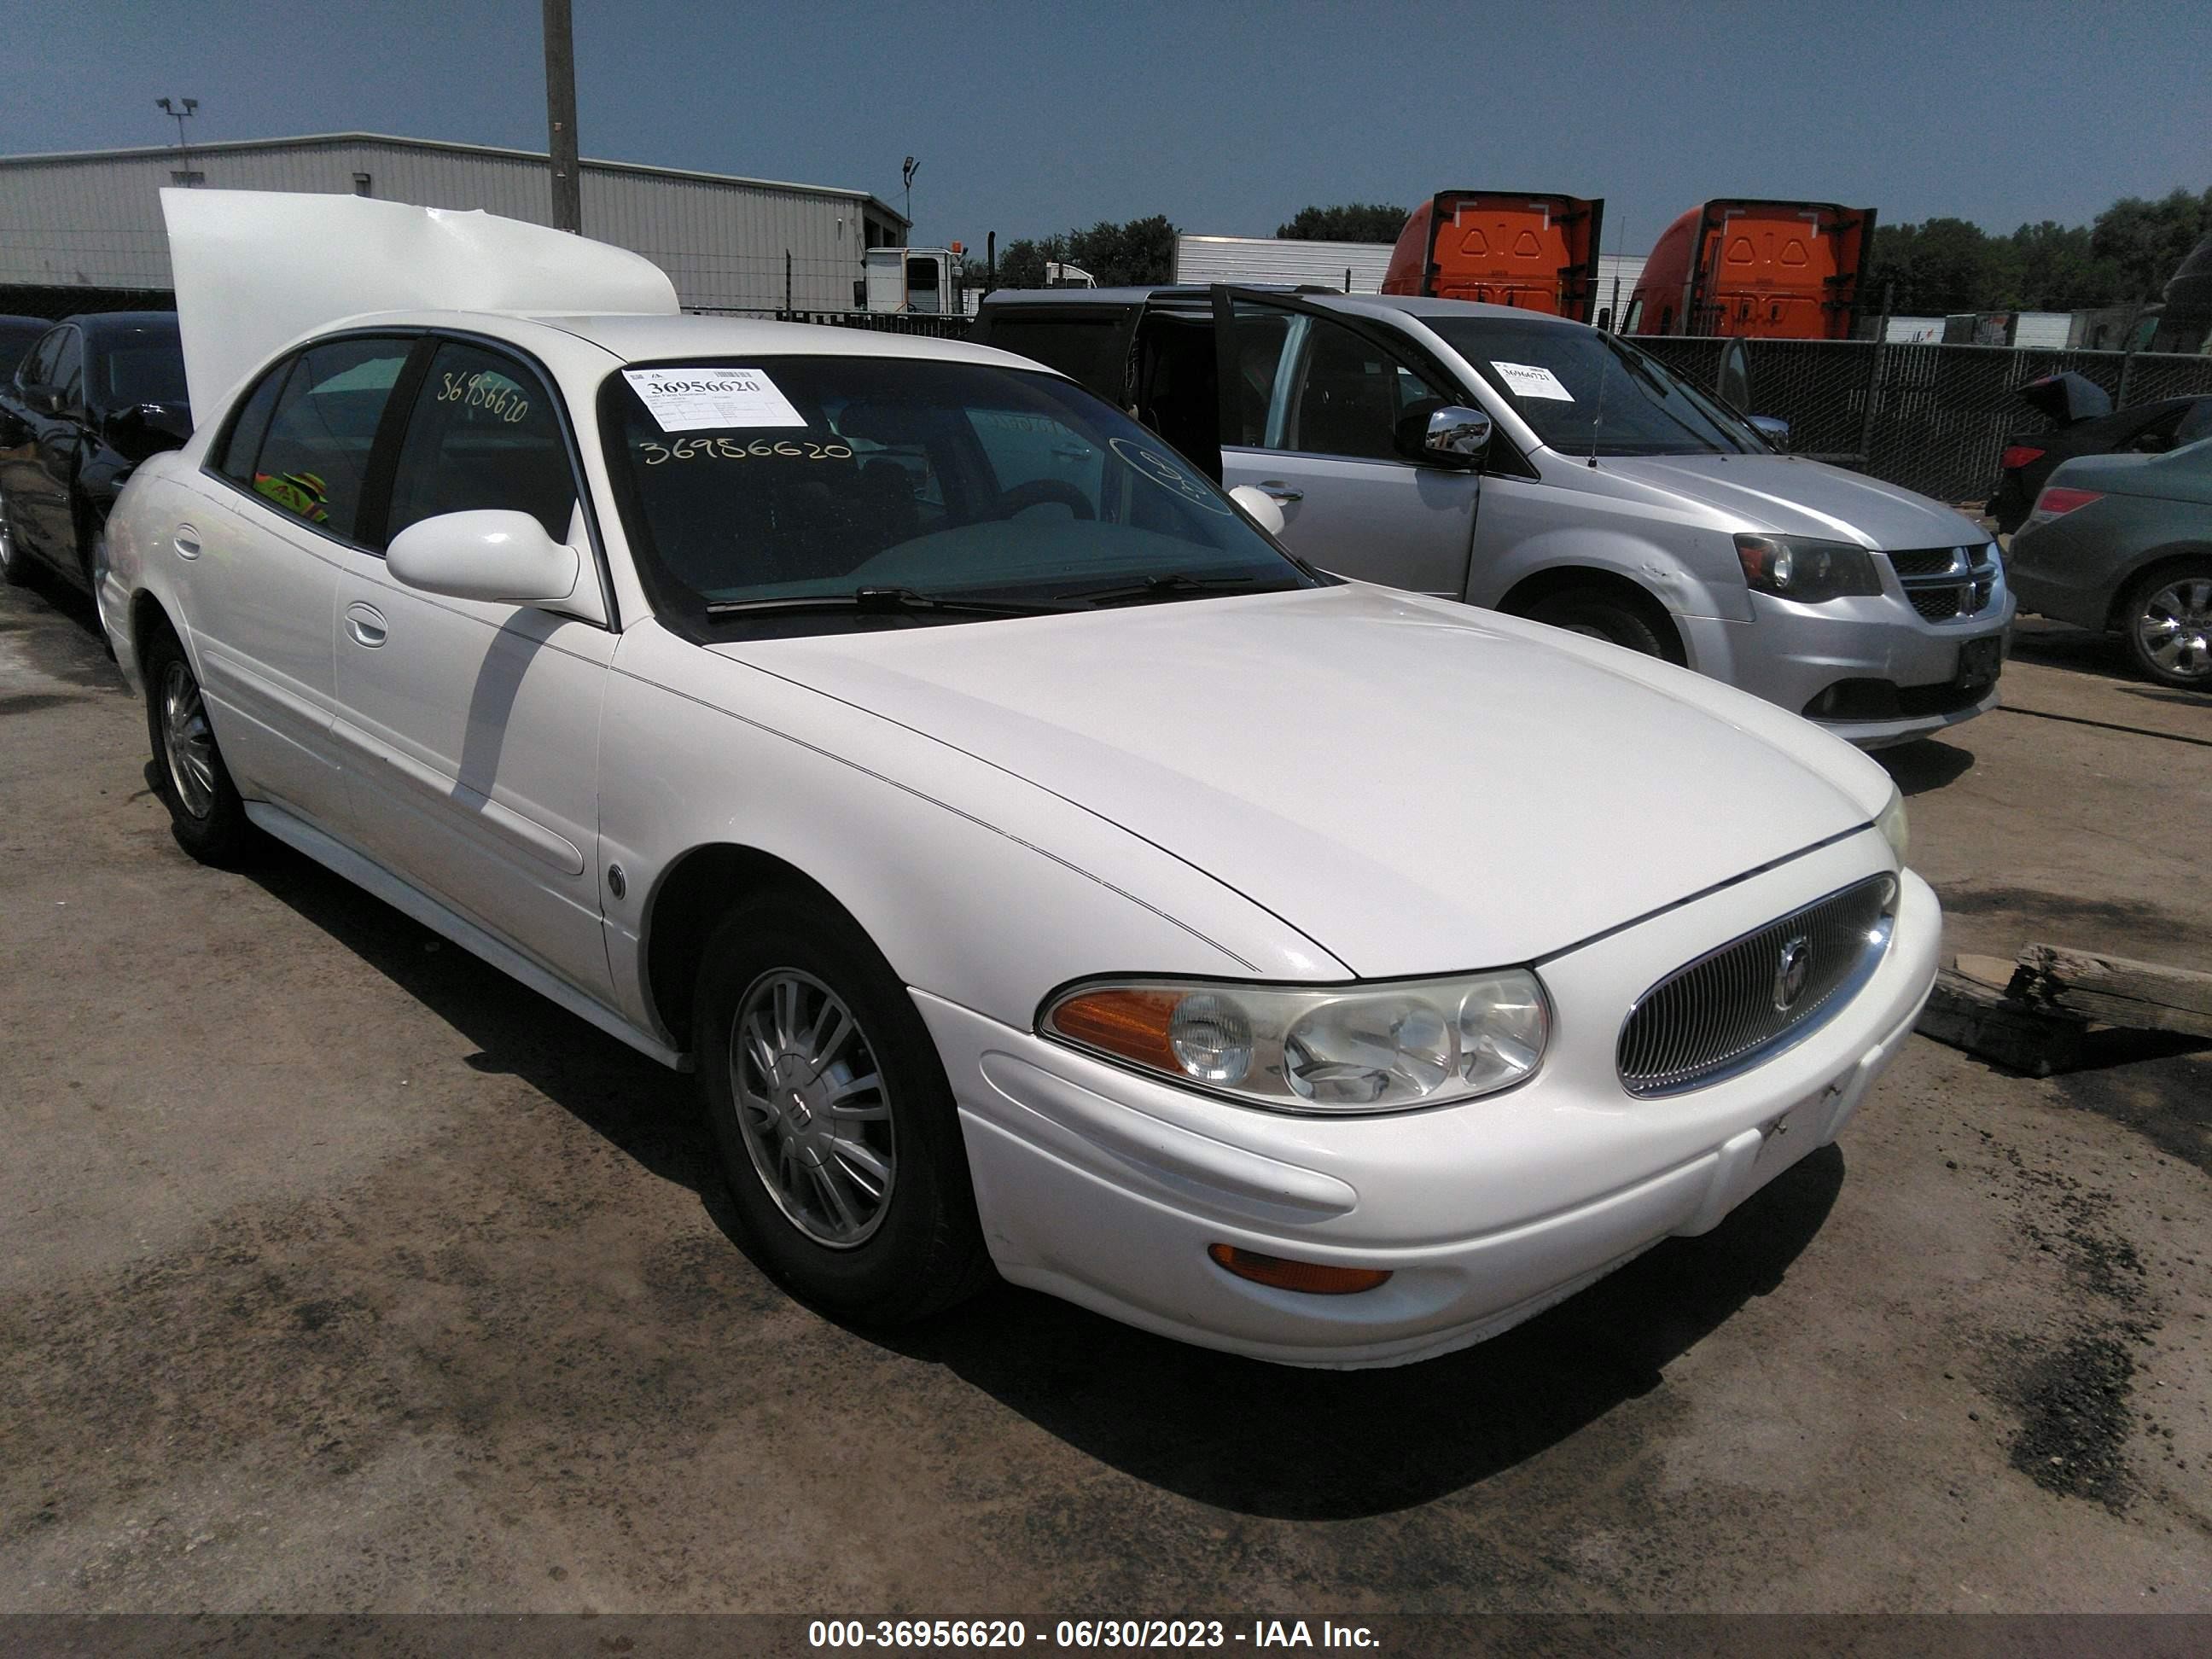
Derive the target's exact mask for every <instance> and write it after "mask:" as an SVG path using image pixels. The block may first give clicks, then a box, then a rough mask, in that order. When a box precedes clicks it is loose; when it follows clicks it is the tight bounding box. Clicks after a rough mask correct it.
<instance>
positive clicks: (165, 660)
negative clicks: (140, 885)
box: [144, 628, 252, 866]
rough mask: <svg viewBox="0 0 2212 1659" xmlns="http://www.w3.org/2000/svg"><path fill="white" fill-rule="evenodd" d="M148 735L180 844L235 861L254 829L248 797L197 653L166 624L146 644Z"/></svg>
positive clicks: (219, 860)
mask: <svg viewBox="0 0 2212 1659" xmlns="http://www.w3.org/2000/svg"><path fill="white" fill-rule="evenodd" d="M144 672H145V676H146V735H147V738H148V741H149V743H150V744H152V746H153V750H154V771H155V776H156V780H157V786H158V787H159V790H160V793H161V804H162V805H165V806H167V808H168V809H169V829H170V833H171V834H173V836H176V838H177V845H179V847H181V848H184V849H185V851H186V852H187V853H190V854H191V855H192V856H193V857H194V858H196V859H197V860H199V861H200V862H201V863H202V864H212V865H216V866H231V865H234V864H235V863H237V861H238V860H239V859H240V856H241V855H242V854H244V853H245V851H246V846H247V844H248V842H249V841H250V839H251V837H252V824H250V823H247V822H246V803H245V802H244V801H242V800H240V799H239V795H238V787H237V786H236V785H235V784H234V783H233V782H232V781H231V778H230V769H229V768H228V767H227V766H225V765H224V764H223V763H222V750H221V749H219V748H218V747H216V740H215V727H214V726H213V725H212V724H211V723H210V720H209V718H208V709H207V701H206V699H205V698H204V697H203V696H201V695H200V685H199V681H198V679H197V678H196V677H195V676H194V675H193V673H192V665H191V659H189V658H187V657H186V656H185V647H184V646H183V645H182V644H181V643H180V642H179V641H178V639H177V636H176V635H174V634H173V633H172V632H170V631H169V629H167V628H164V629H161V631H160V632H159V633H157V634H156V635H155V636H154V638H153V640H152V641H151V642H150V643H149V645H148V647H147V649H146V659H145V664H144Z"/></svg>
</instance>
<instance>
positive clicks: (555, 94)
mask: <svg viewBox="0 0 2212 1659" xmlns="http://www.w3.org/2000/svg"><path fill="white" fill-rule="evenodd" d="M544 4H545V129H546V144H545V151H546V159H547V160H548V161H550V163H551V164H552V167H553V228H554V229H556V230H573V231H577V232H581V231H582V229H583V228H584V194H583V185H582V181H581V180H580V179H579V178H578V177H577V174H576V165H577V164H576V38H575V35H574V32H573V31H572V30H571V29H570V27H569V26H568V0H544Z"/></svg>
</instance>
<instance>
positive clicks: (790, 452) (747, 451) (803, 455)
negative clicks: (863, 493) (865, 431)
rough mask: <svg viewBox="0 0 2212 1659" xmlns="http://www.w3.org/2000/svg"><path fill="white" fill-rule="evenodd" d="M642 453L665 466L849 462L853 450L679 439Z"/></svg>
mask: <svg viewBox="0 0 2212 1659" xmlns="http://www.w3.org/2000/svg"><path fill="white" fill-rule="evenodd" d="M638 451H639V453H641V454H642V455H643V456H644V457H645V464H646V465H647V466H664V465H666V464H667V463H668V462H670V461H696V460H698V459H701V458H702V457H705V458H706V459H710V460H714V459H719V460H725V461H742V460H746V459H769V458H771V457H774V456H778V455H781V456H783V457H785V458H786V459H793V460H808V461H849V460H851V459H853V452H852V449H851V448H850V447H848V446H847V445H844V444H821V443H816V442H815V441H813V440H812V439H811V438H805V439H801V440H799V441H798V442H795V443H794V442H793V441H792V440H791V439H789V438H775V439H769V438H756V439H754V440H753V441H752V442H750V443H749V444H748V443H744V442H742V441H739V440H738V439H736V438H678V440H677V441H675V442H674V443H673V444H656V443H649V442H648V443H641V444H640V445H638Z"/></svg>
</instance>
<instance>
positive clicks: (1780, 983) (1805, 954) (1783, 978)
mask: <svg viewBox="0 0 2212 1659" xmlns="http://www.w3.org/2000/svg"><path fill="white" fill-rule="evenodd" d="M1812 972H1813V951H1812V948H1811V947H1810V946H1809V945H1808V944H1807V943H1806V939H1805V935H1804V934H1802V933H1800V934H1798V935H1797V937H1796V938H1795V939H1791V940H1790V942H1789V943H1788V944H1786V945H1784V946H1783V947H1782V959H1781V961H1780V962H1779V963H1777V964H1776V965H1775V969H1774V1006H1776V1007H1777V1008H1781V1009H1784V1010H1787V1009H1790V1008H1793V1007H1795V1006H1796V1003H1797V999H1798V998H1799V997H1802V996H1803V995H1804V994H1805V981H1806V980H1807V979H1808V978H1809V977H1810V976H1811V975H1812Z"/></svg>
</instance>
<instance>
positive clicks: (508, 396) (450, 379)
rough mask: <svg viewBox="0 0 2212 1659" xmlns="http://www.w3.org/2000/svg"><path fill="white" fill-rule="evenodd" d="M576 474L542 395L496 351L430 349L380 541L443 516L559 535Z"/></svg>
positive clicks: (549, 398) (526, 370)
mask: <svg viewBox="0 0 2212 1659" xmlns="http://www.w3.org/2000/svg"><path fill="white" fill-rule="evenodd" d="M575 507H576V475H575V469H574V466H573V465H572V464H571V462H570V460H569V455H568V440H567V438H566V437H565V436H564V435H562V430H561V417H560V414H559V411H558V410H557V409H556V405H555V404H554V401H553V394H552V392H551V391H550V389H549V388H548V387H547V386H546V385H545V383H544V380H542V379H540V378H539V376H538V372H537V371H536V370H535V369H533V368H530V367H529V366H528V365H527V364H526V363H523V362H520V361H519V360H517V359H516V358H513V357H511V356H507V354H506V353H505V352H501V351H494V350H492V349H489V348H488V347H484V346H480V345H475V344H471V343H466V342H463V341H458V340H451V341H447V342H446V343H444V344H442V345H441V346H439V348H438V349H437V354H436V355H435V356H433V357H432V358H431V360H430V372H429V373H428V374H427V375H426V376H424V378H423V380H422V390H421V391H420V392H417V393H416V397H415V407H414V409H413V410H412V411H411V412H410V414H409V416H408V419H407V435H406V437H405V439H404V440H403V441H402V442H401V444H400V447H399V460H398V467H397V469H396V470H395V471H394V472H393V474H392V511H391V513H390V514H389V516H388V518H387V520H386V540H387V542H388V540H389V538H391V537H393V536H397V535H398V533H399V532H401V531H403V530H404V529H406V528H407V526H410V525H411V524H418V523H420V522H421V521H422V520H424V519H429V518H435V517H436V516H438V515H439V514H440V513H468V512H476V511H479V510H482V509H485V508H501V509H504V510H506V511H507V512H511V513H528V514H529V515H530V516H531V517H532V518H533V519H535V520H538V523H539V524H541V525H543V526H544V528H545V533H546V534H547V535H548V536H550V537H551V538H553V539H554V540H555V541H556V542H565V541H567V540H568V530H569V520H570V519H571V518H572V517H573V516H574V512H575Z"/></svg>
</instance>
